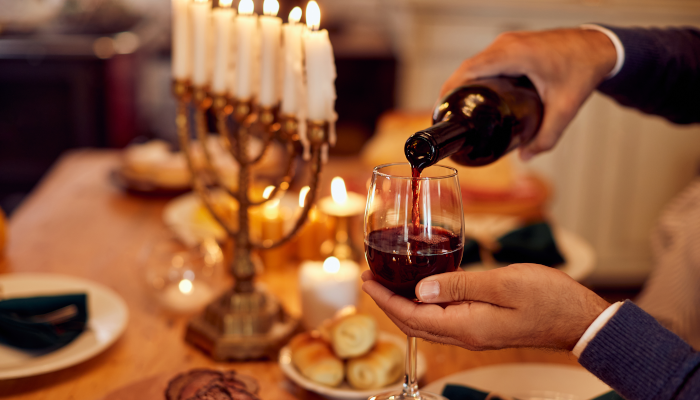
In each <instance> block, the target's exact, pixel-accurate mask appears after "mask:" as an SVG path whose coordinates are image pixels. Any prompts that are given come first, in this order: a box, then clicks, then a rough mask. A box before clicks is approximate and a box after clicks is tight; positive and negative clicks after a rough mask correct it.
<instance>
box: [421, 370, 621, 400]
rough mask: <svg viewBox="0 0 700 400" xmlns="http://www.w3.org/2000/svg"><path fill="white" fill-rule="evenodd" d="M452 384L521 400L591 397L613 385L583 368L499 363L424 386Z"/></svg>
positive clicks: (435, 388) (436, 389)
mask: <svg viewBox="0 0 700 400" xmlns="http://www.w3.org/2000/svg"><path fill="white" fill-rule="evenodd" d="M448 383H452V384H457V385H465V386H468V387H471V388H473V389H477V390H481V391H484V392H497V393H500V394H503V395H508V396H514V397H518V398H519V399H534V398H539V399H560V400H588V399H592V398H594V397H597V396H600V395H601V394H603V393H606V392H609V391H610V390H612V389H610V387H609V386H608V385H606V384H605V383H603V382H602V381H601V380H600V379H598V378H596V377H595V376H594V375H593V374H591V373H590V372H588V371H586V370H585V369H583V368H581V367H575V366H571V365H559V364H542V363H517V364H499V365H493V366H489V367H483V368H475V369H470V370H467V371H462V372H458V373H456V374H453V375H450V376H448V377H446V378H442V379H439V380H437V381H435V382H433V383H431V384H429V385H426V386H425V387H423V390H426V391H428V392H433V393H442V390H443V389H444V388H445V385H446V384H448Z"/></svg>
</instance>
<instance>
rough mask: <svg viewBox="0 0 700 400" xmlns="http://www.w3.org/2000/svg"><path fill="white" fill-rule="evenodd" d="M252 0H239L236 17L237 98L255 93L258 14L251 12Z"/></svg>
mask: <svg viewBox="0 0 700 400" xmlns="http://www.w3.org/2000/svg"><path fill="white" fill-rule="evenodd" d="M253 10H254V4H253V0H241V2H240V3H239V4H238V17H237V18H236V43H237V57H236V84H235V88H236V92H235V93H233V95H234V96H235V97H236V98H237V99H239V100H249V99H251V98H252V97H253V96H254V94H255V85H254V81H255V74H256V72H255V68H256V67H257V55H258V50H257V46H258V16H257V15H255V14H254V13H253Z"/></svg>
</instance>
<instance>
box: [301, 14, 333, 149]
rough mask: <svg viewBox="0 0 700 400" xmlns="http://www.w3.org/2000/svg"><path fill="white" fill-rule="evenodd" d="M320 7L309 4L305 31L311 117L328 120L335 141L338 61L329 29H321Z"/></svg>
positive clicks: (308, 97)
mask: <svg viewBox="0 0 700 400" xmlns="http://www.w3.org/2000/svg"><path fill="white" fill-rule="evenodd" d="M320 24H321V10H319V8H318V4H316V2H315V1H310V2H309V4H308V5H307V6H306V25H307V26H308V27H309V31H307V32H306V33H304V35H303V39H304V50H305V53H306V84H307V90H308V93H307V104H308V117H309V119H310V120H312V121H328V122H329V124H330V132H329V142H330V144H331V145H334V144H335V120H336V115H335V97H336V95H335V77H336V72H335V60H334V58H333V47H332V46H331V41H330V39H329V38H328V31H327V30H325V29H321V30H319V27H320Z"/></svg>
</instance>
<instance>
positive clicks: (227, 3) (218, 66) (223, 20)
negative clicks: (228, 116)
mask: <svg viewBox="0 0 700 400" xmlns="http://www.w3.org/2000/svg"><path fill="white" fill-rule="evenodd" d="M231 2H232V0H219V8H217V9H215V10H214V11H213V18H214V27H215V29H216V34H215V38H216V46H215V51H214V77H213V78H212V83H211V89H212V91H213V92H214V93H216V94H223V93H225V92H226V89H227V88H226V86H227V85H226V83H227V80H228V71H229V58H230V52H231V24H232V23H233V18H234V16H235V15H236V11H235V10H234V9H232V8H231Z"/></svg>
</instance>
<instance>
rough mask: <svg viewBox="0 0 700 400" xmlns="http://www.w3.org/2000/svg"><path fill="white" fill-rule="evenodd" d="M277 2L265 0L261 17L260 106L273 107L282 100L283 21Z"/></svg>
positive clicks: (275, 0)
mask: <svg viewBox="0 0 700 400" xmlns="http://www.w3.org/2000/svg"><path fill="white" fill-rule="evenodd" d="M279 8H280V6H279V3H278V2H277V0H265V2H264V3H263V12H264V14H265V15H263V16H262V17H260V35H261V46H260V50H261V53H260V64H261V66H260V69H261V74H260V99H259V102H260V105H261V106H264V107H272V106H274V105H276V104H277V102H279V99H280V90H279V87H280V84H279V80H280V74H279V71H280V66H281V61H282V60H281V58H280V54H281V48H280V39H281V29H282V20H281V19H280V18H277V16H276V15H277V12H278V11H279Z"/></svg>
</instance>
